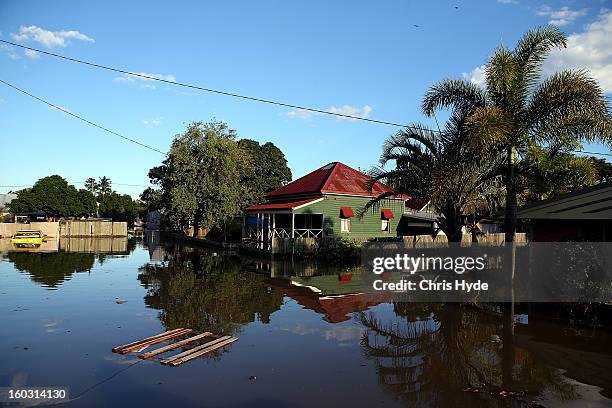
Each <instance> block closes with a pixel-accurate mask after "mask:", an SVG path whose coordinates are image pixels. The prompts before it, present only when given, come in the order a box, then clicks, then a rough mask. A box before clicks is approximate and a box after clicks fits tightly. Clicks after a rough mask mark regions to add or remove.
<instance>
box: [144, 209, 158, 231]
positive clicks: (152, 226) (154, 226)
mask: <svg viewBox="0 0 612 408" xmlns="http://www.w3.org/2000/svg"><path fill="white" fill-rule="evenodd" d="M161 219H162V218H161V213H160V212H159V210H153V211H149V212H147V217H146V221H145V227H146V228H147V229H148V230H159V229H160V228H161Z"/></svg>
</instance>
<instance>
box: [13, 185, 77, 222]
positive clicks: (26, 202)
mask: <svg viewBox="0 0 612 408" xmlns="http://www.w3.org/2000/svg"><path fill="white" fill-rule="evenodd" d="M9 208H10V209H11V212H12V213H20V212H29V211H39V210H43V211H45V212H46V213H47V214H49V215H52V216H55V217H76V216H80V215H83V214H84V213H85V209H84V207H83V203H82V202H81V200H80V199H79V193H78V191H77V189H76V188H75V187H74V186H73V185H70V184H68V182H67V181H66V180H65V179H64V178H63V177H61V176H58V175H54V176H49V177H43V178H41V179H40V180H38V181H37V182H36V183H35V184H34V186H32V188H29V189H25V190H21V191H19V192H17V198H16V199H15V200H13V201H11V203H10V204H9Z"/></svg>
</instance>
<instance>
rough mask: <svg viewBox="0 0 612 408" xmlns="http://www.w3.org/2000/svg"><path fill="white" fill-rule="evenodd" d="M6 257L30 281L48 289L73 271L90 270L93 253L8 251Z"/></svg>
mask: <svg viewBox="0 0 612 408" xmlns="http://www.w3.org/2000/svg"><path fill="white" fill-rule="evenodd" d="M7 258H8V260H9V261H10V262H12V263H13V264H14V267H15V269H17V270H19V271H21V272H25V273H27V274H28V275H30V278H31V279H32V281H34V282H37V283H40V284H42V285H43V286H45V287H47V288H49V289H56V288H57V287H58V286H59V285H61V284H62V282H64V281H66V280H69V279H70V277H71V276H72V274H73V273H76V272H87V271H90V270H91V268H92V267H93V266H94V262H95V259H96V255H95V254H79V253H68V252H48V253H27V252H9V253H8V255H7Z"/></svg>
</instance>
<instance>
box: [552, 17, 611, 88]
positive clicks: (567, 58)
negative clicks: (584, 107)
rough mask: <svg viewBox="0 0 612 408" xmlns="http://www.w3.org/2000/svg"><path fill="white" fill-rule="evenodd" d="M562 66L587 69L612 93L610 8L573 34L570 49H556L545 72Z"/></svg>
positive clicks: (570, 38)
mask: <svg viewBox="0 0 612 408" xmlns="http://www.w3.org/2000/svg"><path fill="white" fill-rule="evenodd" d="M561 69H586V70H587V71H588V72H589V74H590V75H591V76H592V77H593V78H595V79H596V80H597V81H598V82H599V85H600V86H601V87H602V89H603V91H604V92H606V93H612V11H610V10H606V11H605V12H603V13H601V14H600V15H599V17H598V19H597V20H596V21H594V22H592V23H591V24H589V25H587V27H586V29H585V30H584V31H583V32H579V33H574V34H571V35H570V36H569V37H568V39H567V48H566V49H559V50H554V51H553V52H552V53H551V55H550V57H549V58H548V59H547V60H546V61H545V63H544V67H543V70H544V73H545V74H547V75H550V74H551V73H553V72H555V71H558V70H561Z"/></svg>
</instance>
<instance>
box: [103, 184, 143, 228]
mask: <svg viewBox="0 0 612 408" xmlns="http://www.w3.org/2000/svg"><path fill="white" fill-rule="evenodd" d="M98 210H99V213H100V216H101V217H108V218H112V219H113V221H126V222H130V223H131V222H132V221H133V220H134V218H135V217H136V216H137V215H138V207H137V206H136V203H135V202H134V200H132V197H130V195H129V194H123V195H122V194H117V193H116V192H114V191H113V192H112V193H110V194H106V195H104V196H102V197H101V199H100V207H99V209H98Z"/></svg>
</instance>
